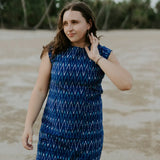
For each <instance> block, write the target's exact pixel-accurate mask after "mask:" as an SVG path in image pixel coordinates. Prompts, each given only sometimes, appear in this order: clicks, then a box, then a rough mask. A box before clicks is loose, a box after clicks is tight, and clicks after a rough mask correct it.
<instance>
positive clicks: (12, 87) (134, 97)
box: [0, 30, 160, 160]
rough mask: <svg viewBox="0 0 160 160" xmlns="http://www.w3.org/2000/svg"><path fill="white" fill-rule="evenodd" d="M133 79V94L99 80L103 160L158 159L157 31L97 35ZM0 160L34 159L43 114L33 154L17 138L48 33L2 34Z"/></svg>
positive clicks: (159, 91)
mask: <svg viewBox="0 0 160 160" xmlns="http://www.w3.org/2000/svg"><path fill="white" fill-rule="evenodd" d="M99 34H100V35H104V38H103V39H102V40H101V42H102V44H104V45H107V46H108V47H109V48H112V49H114V50H113V52H114V53H115V54H116V56H117V57H118V59H119V61H120V62H121V64H122V65H123V66H124V67H125V68H126V69H128V70H129V72H131V74H132V75H133V78H134V83H133V88H132V90H131V91H126V92H122V91H119V90H118V89H117V88H116V87H115V86H114V85H113V84H112V83H111V82H110V80H109V79H108V78H107V77H105V78H104V80H103V90H104V92H103V95H102V99H103V120H104V121H103V124H104V145H103V152H102V158H101V159H102V160H106V159H107V160H158V159H160V153H159V148H160V116H159V115H160V108H159V105H160V99H159V97H160V81H159V79H160V71H159V68H160V63H159V59H160V54H159V52H160V46H159V41H160V31H159V30H132V31H129V30H128V31H109V32H99ZM0 35H1V37H0V48H1V50H0V59H1V61H0V66H1V67H0V77H1V78H0V90H1V93H0V104H1V107H0V113H1V115H0V122H1V123H0V148H1V150H0V159H5V160H10V159H17V160H28V159H31V160H32V159H35V156H36V145H37V140H38V131H39V127H40V121H41V116H42V113H43V109H42V111H41V113H40V115H39V117H38V119H37V121H36V123H35V125H34V136H33V138H34V144H33V145H34V150H33V151H26V150H24V149H23V147H22V145H21V135H22V132H23V128H24V121H25V116H26V112H27V106H28V101H29V98H30V94H31V91H32V88H33V86H34V83H35V80H36V77H37V72H38V66H39V63H40V59H39V56H40V53H41V49H42V48H41V46H43V45H44V44H46V43H47V42H48V41H50V40H51V39H52V37H53V35H54V33H53V34H52V32H50V31H10V30H0Z"/></svg>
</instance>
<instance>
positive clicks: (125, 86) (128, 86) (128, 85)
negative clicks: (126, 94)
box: [118, 79, 133, 91]
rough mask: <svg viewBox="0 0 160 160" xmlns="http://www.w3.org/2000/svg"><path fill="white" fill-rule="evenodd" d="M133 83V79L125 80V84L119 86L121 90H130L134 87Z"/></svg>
mask: <svg viewBox="0 0 160 160" xmlns="http://www.w3.org/2000/svg"><path fill="white" fill-rule="evenodd" d="M132 84H133V80H132V79H130V80H128V81H127V82H125V83H124V84H123V85H121V86H119V87H118V88H119V89H120V90H121V91H127V90H130V89H131V88H132Z"/></svg>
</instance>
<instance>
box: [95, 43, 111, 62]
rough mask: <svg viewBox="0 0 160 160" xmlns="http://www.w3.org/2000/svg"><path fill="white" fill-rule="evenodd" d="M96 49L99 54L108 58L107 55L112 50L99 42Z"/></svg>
mask: <svg viewBox="0 0 160 160" xmlns="http://www.w3.org/2000/svg"><path fill="white" fill-rule="evenodd" d="M98 50H99V52H100V55H101V56H103V57H105V58H106V59H108V57H109V55H110V54H111V52H112V50H111V49H110V48H108V47H106V46H103V45H101V44H99V45H98Z"/></svg>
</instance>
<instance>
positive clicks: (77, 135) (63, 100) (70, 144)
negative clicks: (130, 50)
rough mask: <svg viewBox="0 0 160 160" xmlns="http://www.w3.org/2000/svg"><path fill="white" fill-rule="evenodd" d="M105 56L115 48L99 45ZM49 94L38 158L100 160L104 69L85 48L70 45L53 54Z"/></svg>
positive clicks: (45, 159) (49, 159) (101, 52)
mask: <svg viewBox="0 0 160 160" xmlns="http://www.w3.org/2000/svg"><path fill="white" fill-rule="evenodd" d="M98 50H99V53H100V55H101V56H103V57H104V58H106V59H107V58H108V57H109V55H110V53H111V50H110V49H109V48H107V47H105V46H102V45H100V44H99V45H98ZM48 55H49V58H50V62H51V64H52V68H51V76H50V84H49V94H48V98H47V102H46V106H45V109H44V113H43V117H42V124H41V128H40V132H39V141H38V146H37V157H36V160H99V159H100V156H101V151H102V148H103V117H102V115H103V114H102V99H101V94H102V93H103V89H102V86H101V82H102V79H103V77H104V72H103V71H102V70H101V68H100V67H99V66H98V65H97V64H95V62H94V61H92V60H91V59H90V58H89V57H88V55H87V53H86V51H85V48H80V47H76V46H69V47H68V48H67V50H66V51H62V52H60V53H59V54H57V55H55V56H54V57H52V53H51V51H50V52H49V53H48Z"/></svg>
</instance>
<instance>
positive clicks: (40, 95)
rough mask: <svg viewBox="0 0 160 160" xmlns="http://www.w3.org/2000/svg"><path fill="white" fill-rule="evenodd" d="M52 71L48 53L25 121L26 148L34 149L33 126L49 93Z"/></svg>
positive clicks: (40, 68)
mask: <svg viewBox="0 0 160 160" xmlns="http://www.w3.org/2000/svg"><path fill="white" fill-rule="evenodd" d="M50 72H51V63H50V60H49V57H48V54H45V55H44V56H43V57H42V60H41V63H40V67H39V74H38V78H37V81H36V84H35V86H34V88H33V91H32V94H31V98H30V101H29V106H28V111H27V116H26V121H25V129H24V133H23V136H22V143H23V146H24V147H25V148H26V149H32V146H31V145H30V143H32V135H31V134H32V127H33V124H34V122H35V120H36V118H37V116H38V114H39V112H40V110H41V108H42V105H43V102H44V100H45V98H46V96H47V93H48V86H49V80H50ZM28 141H29V142H30V143H29V142H28Z"/></svg>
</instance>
